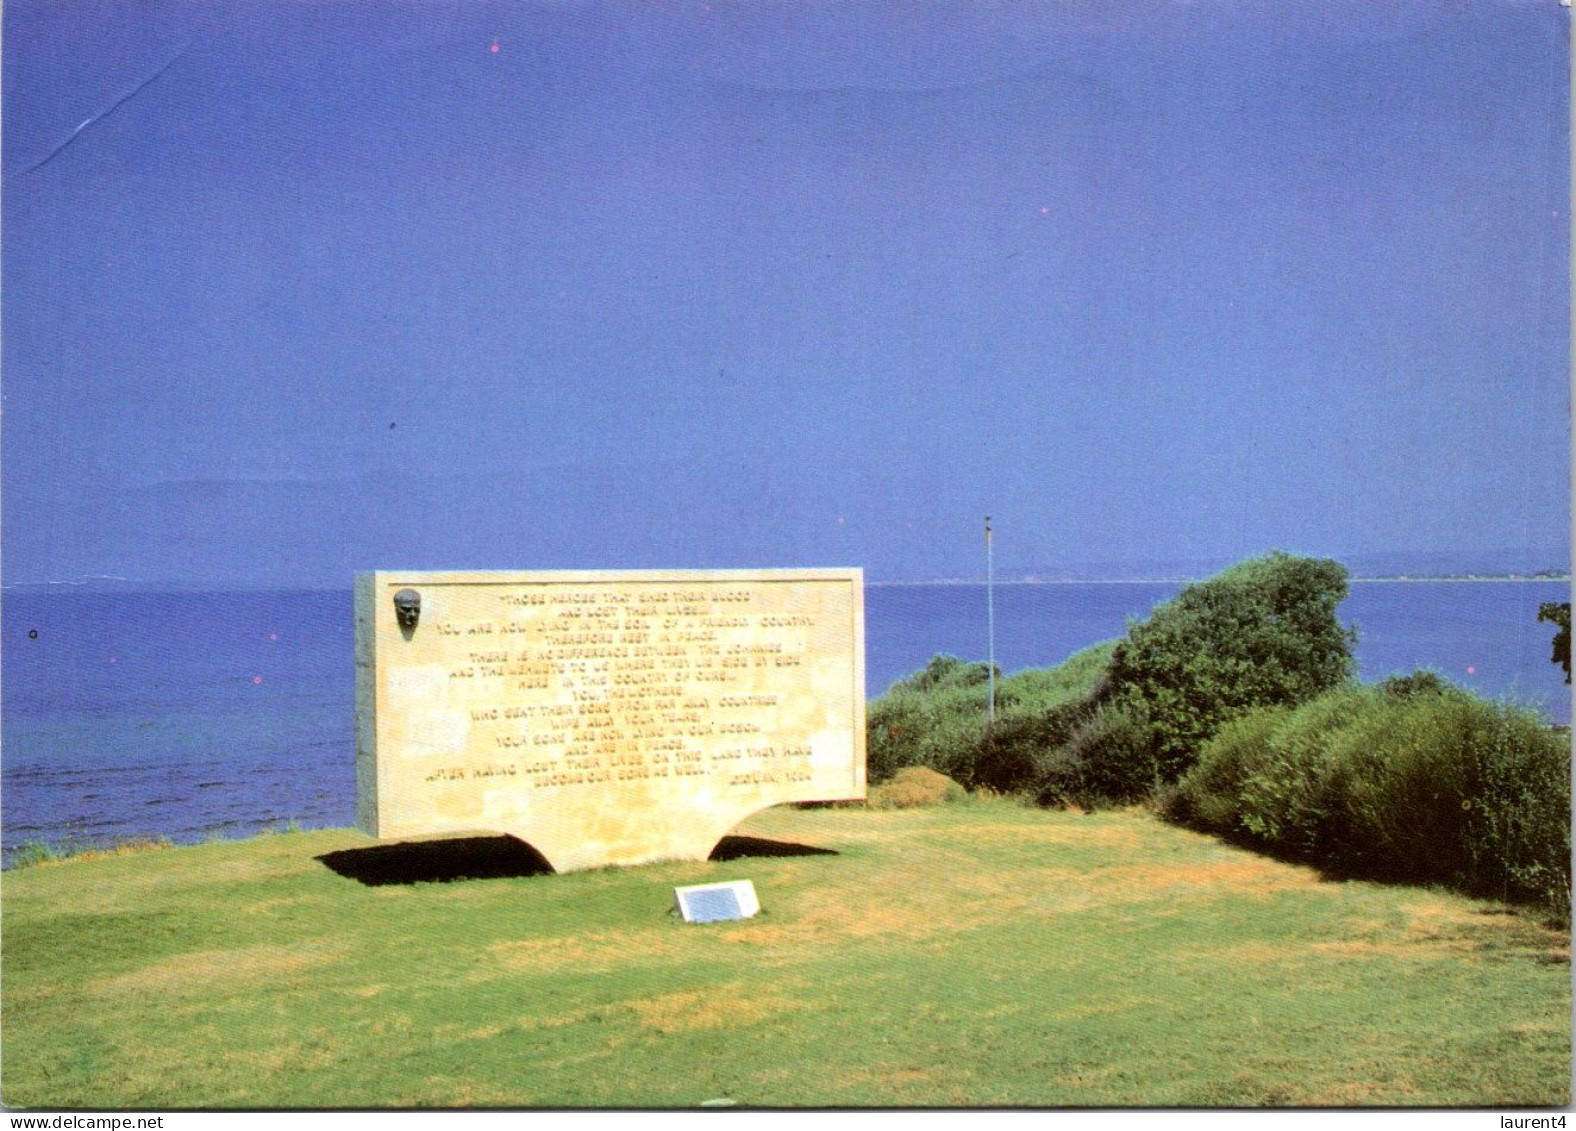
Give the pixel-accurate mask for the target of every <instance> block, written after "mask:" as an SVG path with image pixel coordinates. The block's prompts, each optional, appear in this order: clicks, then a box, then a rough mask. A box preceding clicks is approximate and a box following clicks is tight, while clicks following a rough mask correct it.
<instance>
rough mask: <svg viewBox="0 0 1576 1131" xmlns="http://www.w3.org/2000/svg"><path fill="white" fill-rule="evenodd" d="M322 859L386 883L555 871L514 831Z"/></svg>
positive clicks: (373, 882) (353, 876)
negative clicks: (500, 834) (506, 833)
mask: <svg viewBox="0 0 1576 1131" xmlns="http://www.w3.org/2000/svg"><path fill="white" fill-rule="evenodd" d="M315 859H317V860H318V861H319V862H320V863H321V864H322V865H323V866H324V867H326V868H328V869H329V870H330V871H332V872H337V873H338V874H339V875H341V876H344V877H345V878H346V879H349V880H355V881H357V882H358V883H363V884H366V885H367V886H368V887H377V886H380V885H382V884H433V883H439V884H446V883H451V882H453V881H454V880H502V879H518V878H520V877H523V876H550V875H552V874H553V866H552V865H551V864H549V863H548V862H547V858H546V857H545V856H543V855H542V854H541V853H540V852H538V851H536V849H534V848H532V847H531V846H530V845H529V844H526V843H525V842H524V841H523V840H516V839H515V838H514V837H512V836H467V837H454V838H451V839H448V840H419V841H412V842H409V843H404V844H379V845H375V846H373V847H372V848H345V849H341V850H339V851H338V852H325V853H324V854H323V855H322V856H318V857H316V858H315Z"/></svg>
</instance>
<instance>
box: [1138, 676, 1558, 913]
mask: <svg viewBox="0 0 1576 1131" xmlns="http://www.w3.org/2000/svg"><path fill="white" fill-rule="evenodd" d="M1569 775H1570V744H1569V740H1568V738H1566V737H1562V736H1560V735H1557V734H1555V733H1553V732H1551V731H1550V730H1549V729H1548V728H1547V727H1546V726H1545V725H1544V724H1543V722H1542V720H1541V719H1540V718H1539V717H1538V716H1537V715H1535V714H1533V713H1532V712H1529V711H1527V710H1524V709H1522V708H1519V707H1515V706H1513V705H1510V704H1507V703H1494V702H1489V701H1486V700H1483V699H1480V698H1478V697H1477V696H1475V695H1472V694H1470V693H1468V692H1466V691H1463V690H1461V689H1460V688H1456V687H1452V686H1450V685H1449V684H1447V683H1445V682H1444V681H1443V680H1440V679H1438V677H1437V676H1434V675H1433V674H1432V673H1427V672H1420V673H1417V674H1416V675H1415V676H1412V677H1404V678H1403V679H1400V680H1387V681H1386V682H1385V684H1384V685H1382V686H1381V687H1380V688H1359V687H1345V688H1341V689H1338V690H1335V691H1333V692H1330V693H1328V694H1326V695H1324V696H1321V697H1320V698H1318V699H1315V700H1313V701H1312V702H1309V703H1307V704H1304V705H1302V706H1300V707H1298V708H1296V709H1295V710H1289V711H1288V710H1284V709H1281V710H1267V711H1259V712H1256V713H1254V714H1251V715H1248V716H1246V717H1244V718H1242V719H1239V720H1237V721H1236V722H1234V723H1232V724H1229V725H1228V726H1226V727H1224V728H1222V729H1221V731H1220V733H1219V734H1217V735H1216V737H1215V739H1214V740H1213V741H1212V742H1210V743H1209V745H1208V746H1207V747H1206V749H1205V751H1204V753H1203V755H1202V756H1201V757H1200V759H1199V761H1198V764H1197V765H1196V766H1195V767H1194V768H1193V769H1192V770H1191V771H1189V772H1188V773H1187V775H1186V776H1184V777H1183V778H1182V780H1181V781H1180V782H1179V783H1178V787H1177V789H1176V791H1175V792H1174V794H1173V795H1172V796H1171V797H1170V798H1169V799H1168V804H1167V807H1166V813H1167V815H1168V816H1170V817H1172V818H1173V819H1176V820H1182V821H1186V822H1188V823H1191V824H1194V825H1197V826H1199V827H1202V828H1205V829H1208V830H1211V831H1214V832H1218V833H1223V834H1226V835H1229V836H1235V837H1239V838H1242V839H1246V840H1248V841H1250V842H1252V843H1255V844H1258V845H1260V846H1262V847H1266V848H1269V849H1272V850H1274V851H1276V852H1279V853H1282V854H1284V855H1288V856H1291V857H1294V858H1298V859H1304V860H1310V861H1313V862H1316V863H1319V864H1322V865H1324V866H1327V867H1330V868H1332V869H1335V870H1337V871H1340V872H1343V873H1346V874H1351V875H1363V876H1373V877H1377V878H1385V879H1395V880H1412V881H1441V882H1445V883H1449V884H1452V885H1454V886H1457V887H1460V888H1462V889H1464V890H1467V891H1470V892H1474V893H1477V894H1482V895H1496V896H1499V897H1501V898H1519V899H1532V900H1536V901H1538V902H1541V903H1544V904H1546V905H1549V906H1552V907H1554V908H1555V909H1557V910H1559V911H1562V912H1565V913H1568V911H1569V906H1570V868H1569V864H1570V776H1569Z"/></svg>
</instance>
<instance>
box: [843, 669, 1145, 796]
mask: <svg viewBox="0 0 1576 1131" xmlns="http://www.w3.org/2000/svg"><path fill="white" fill-rule="evenodd" d="M1113 647H1114V645H1112V644H1097V645H1095V646H1094V647H1092V648H1086V649H1084V650H1083V651H1081V652H1078V653H1076V654H1074V655H1072V656H1070V657H1068V659H1067V660H1066V661H1064V662H1063V663H1061V664H1059V665H1057V666H1055V667H1051V668H1036V669H1033V670H1030V671H1025V672H1019V673H1017V674H1015V675H1012V676H1008V677H1007V678H1005V679H1000V678H998V679H997V681H996V723H995V725H994V726H990V727H987V726H986V718H985V712H986V695H987V690H986V680H987V676H988V668H987V667H986V665H985V664H978V663H975V664H971V663H966V662H964V661H962V660H959V659H957V658H956V657H953V656H936V657H934V658H933V659H932V660H931V661H930V663H929V664H927V665H926V666H925V668H924V669H922V670H921V671H919V672H916V673H915V674H914V675H911V676H908V677H906V678H905V679H902V680H899V681H898V682H897V683H895V684H893V685H892V687H891V689H890V690H889V691H888V692H887V693H886V694H885V695H883V696H881V698H879V699H877V700H875V701H874V702H872V703H871V704H870V707H869V711H868V715H867V724H866V729H867V742H866V767H867V772H868V774H869V777H870V780H871V781H872V782H880V781H884V780H886V779H888V778H890V777H892V776H893V775H894V774H896V773H897V772H898V771H899V770H901V769H902V768H903V767H905V766H927V767H929V768H930V769H932V770H935V771H937V772H938V773H941V774H945V775H946V776H947V777H950V778H952V779H954V780H955V781H958V782H961V783H962V784H963V785H965V786H967V787H968V788H969V789H978V788H988V789H992V790H995V791H998V792H1004V793H1005V792H1012V791H1015V790H1019V789H1023V788H1025V787H1027V786H1029V785H1030V784H1031V783H1032V782H1033V781H1034V780H1035V778H1036V774H1037V770H1036V766H1037V763H1038V761H1039V760H1040V759H1042V758H1043V757H1044V756H1045V755H1046V754H1047V753H1048V752H1049V751H1050V749H1051V748H1052V747H1054V746H1055V745H1058V744H1060V743H1063V742H1065V741H1066V740H1067V738H1068V737H1069V736H1070V735H1071V733H1072V730H1073V728H1074V726H1075V725H1076V723H1077V722H1078V721H1079V720H1080V719H1081V712H1083V711H1084V710H1085V708H1084V707H1083V703H1084V702H1085V700H1086V699H1087V698H1088V697H1089V695H1090V693H1091V691H1092V690H1093V689H1094V687H1095V685H1096V684H1097V683H1098V681H1099V680H1100V678H1101V676H1102V675H1103V673H1104V671H1105V666H1106V662H1107V660H1108V659H1109V657H1110V654H1111V649H1112V648H1113Z"/></svg>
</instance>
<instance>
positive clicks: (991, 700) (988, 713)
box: [985, 515, 996, 726]
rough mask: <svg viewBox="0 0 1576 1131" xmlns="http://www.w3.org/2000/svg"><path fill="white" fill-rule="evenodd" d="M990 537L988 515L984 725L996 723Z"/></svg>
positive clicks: (994, 592) (986, 520)
mask: <svg viewBox="0 0 1576 1131" xmlns="http://www.w3.org/2000/svg"><path fill="white" fill-rule="evenodd" d="M993 552H994V551H993V547H992V546H991V537H990V515H986V516H985V635H986V642H987V650H988V652H989V655H988V656H987V658H986V662H987V664H988V665H989V670H988V672H987V679H988V681H989V691H988V698H987V699H986V701H985V725H986V726H989V725H990V724H991V723H994V722H995V721H996V572H995V562H994V561H993Z"/></svg>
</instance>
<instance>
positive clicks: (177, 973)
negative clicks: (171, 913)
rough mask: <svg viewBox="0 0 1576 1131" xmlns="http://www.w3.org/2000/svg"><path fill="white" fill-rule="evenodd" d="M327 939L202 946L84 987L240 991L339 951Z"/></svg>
mask: <svg viewBox="0 0 1576 1131" xmlns="http://www.w3.org/2000/svg"><path fill="white" fill-rule="evenodd" d="M344 950H345V948H344V946H343V944H341V943H338V942H335V941H334V940H332V939H308V940H305V941H303V942H300V943H296V944H294V945H293V946H275V945H269V944H263V945H259V946H249V947H242V948H240V949H238V950H203V951H194V952H191V953H189V954H177V955H172V956H171V957H169V958H165V959H162V960H160V961H158V962H155V963H152V964H151V965H148V966H144V967H142V968H141V969H138V970H132V971H129V972H127V973H125V974H117V975H116V976H114V977H112V978H101V979H99V980H98V981H96V982H94V983H92V984H91V985H90V986H89V987H88V991H89V993H90V994H92V995H93V996H95V997H121V996H124V995H146V994H203V995H209V994H213V993H214V992H216V991H221V992H222V991H224V990H234V989H242V988H246V987H249V986H253V985H256V984H257V983H259V982H271V981H286V980H289V979H292V978H294V977H296V976H298V975H302V974H304V973H305V972H306V971H308V970H311V969H313V968H314V967H319V966H325V965H327V964H328V963H331V962H333V961H334V960H335V959H337V958H338V957H339V956H340V955H341V954H343V953H344Z"/></svg>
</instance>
